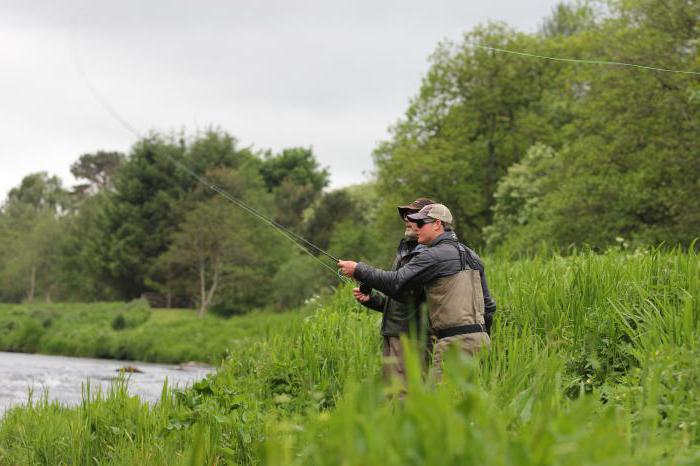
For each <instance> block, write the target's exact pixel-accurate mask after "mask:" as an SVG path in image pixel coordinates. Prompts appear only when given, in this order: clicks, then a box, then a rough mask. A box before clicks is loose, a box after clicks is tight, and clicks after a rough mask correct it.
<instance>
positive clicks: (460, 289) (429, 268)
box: [338, 204, 495, 378]
mask: <svg viewBox="0 0 700 466" xmlns="http://www.w3.org/2000/svg"><path fill="white" fill-rule="evenodd" d="M407 218H408V220H410V221H411V222H412V223H414V224H415V227H416V233H417V241H418V243H419V244H422V245H425V246H427V247H426V248H425V249H424V250H422V251H420V252H419V253H418V254H417V255H416V256H415V257H414V258H413V259H412V260H411V261H410V262H409V263H407V264H406V265H405V266H403V267H401V268H399V269H398V270H393V271H384V270H380V269H377V268H374V267H372V266H370V265H368V264H364V263H362V262H360V263H357V262H353V261H344V260H340V261H338V267H339V268H340V270H341V272H342V273H343V274H344V275H346V276H348V277H353V278H355V279H357V280H359V281H360V282H362V283H363V284H365V285H366V286H370V287H372V288H374V289H377V290H380V291H381V292H383V293H385V294H386V295H387V296H392V297H393V296H399V295H400V294H401V293H403V292H405V290H406V289H409V288H412V287H416V286H421V287H424V289H425V292H426V297H427V303H428V314H429V320H430V327H431V333H433V334H434V336H435V337H434V338H435V340H436V342H435V348H434V363H435V370H436V375H437V377H438V378H440V377H441V376H442V359H443V357H444V353H445V351H446V349H447V348H448V347H449V346H451V345H455V346H457V347H459V348H460V350H461V351H462V352H463V353H465V354H468V355H473V354H475V353H476V352H477V351H478V350H479V349H481V348H482V347H487V346H489V345H490V343H491V340H490V338H489V335H488V333H487V328H486V322H485V319H484V315H485V312H486V308H487V305H486V304H485V303H488V307H489V308H491V309H489V311H491V312H493V311H494V310H495V302H494V301H493V299H492V298H491V295H490V293H489V290H488V285H487V284H486V276H485V274H484V273H483V265H481V260H480V259H479V257H478V256H477V255H476V253H474V251H472V250H471V249H469V248H467V247H466V246H465V245H463V244H461V243H460V242H459V241H457V237H456V235H455V234H454V232H453V231H452V224H453V220H452V214H451V212H450V211H449V209H448V208H447V207H446V206H444V205H442V204H430V205H427V206H425V207H423V208H422V209H421V210H420V211H419V212H418V213H416V214H409V215H407ZM482 277H483V279H482Z"/></svg>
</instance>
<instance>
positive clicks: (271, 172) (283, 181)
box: [260, 147, 330, 229]
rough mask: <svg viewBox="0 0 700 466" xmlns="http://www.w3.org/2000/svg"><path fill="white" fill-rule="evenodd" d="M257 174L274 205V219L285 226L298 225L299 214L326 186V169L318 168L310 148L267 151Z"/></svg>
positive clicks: (292, 226)
mask: <svg viewBox="0 0 700 466" xmlns="http://www.w3.org/2000/svg"><path fill="white" fill-rule="evenodd" d="M260 174H261V175H262V177H263V180H264V181H265V185H266V186H267V189H268V191H270V192H271V193H272V194H273V196H274V198H275V204H276V205H277V215H276V217H275V218H276V220H277V221H278V222H280V223H281V224H282V225H284V226H286V227H287V228H293V229H295V228H297V227H298V226H299V225H300V223H301V220H302V214H303V212H304V210H306V209H307V208H308V207H309V206H311V205H312V204H313V202H314V201H315V200H316V199H317V198H318V196H319V195H320V194H321V191H322V190H323V188H325V187H326V186H328V182H329V176H330V175H329V173H328V170H327V169H325V168H323V169H321V168H320V167H319V165H318V162H317V161H316V158H315V157H314V155H313V152H312V151H311V149H310V148H309V149H306V148H302V147H296V148H292V149H284V150H282V152H281V153H279V154H276V155H272V154H270V153H267V154H266V155H265V158H264V159H263V161H262V165H261V166H260Z"/></svg>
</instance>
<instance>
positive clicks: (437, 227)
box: [412, 219, 442, 244]
mask: <svg viewBox="0 0 700 466" xmlns="http://www.w3.org/2000/svg"><path fill="white" fill-rule="evenodd" d="M412 227H413V229H414V230H415V232H416V237H417V239H418V243H419V244H430V243H432V242H433V240H435V238H437V237H438V236H439V235H440V233H441V232H442V222H441V221H440V220H433V219H428V220H427V221H424V220H419V221H417V222H415V223H412Z"/></svg>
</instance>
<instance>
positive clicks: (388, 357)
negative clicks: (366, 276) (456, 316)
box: [353, 198, 433, 382]
mask: <svg viewBox="0 0 700 466" xmlns="http://www.w3.org/2000/svg"><path fill="white" fill-rule="evenodd" d="M432 203H433V201H431V200H430V199H425V198H418V199H416V200H415V201H413V202H412V203H410V204H408V205H404V206H399V207H398V210H399V215H400V216H401V218H402V219H403V221H404V237H403V238H402V239H401V242H399V247H398V249H397V251H396V257H395V259H394V264H393V266H392V270H398V269H400V268H401V267H403V266H405V265H406V264H408V263H409V262H410V261H411V260H412V259H413V258H414V257H415V256H416V255H418V253H420V252H421V251H422V250H423V249H425V247H426V246H423V245H422V244H418V242H417V234H416V230H415V229H414V227H413V224H412V223H411V222H409V221H408V219H407V216H408V215H409V214H415V213H417V212H418V211H420V209H422V208H423V207H425V206H426V205H429V204H432ZM363 291H366V290H361V289H360V288H355V289H354V290H353V295H354V296H355V299H357V300H358V301H359V302H360V303H361V304H362V305H363V306H365V307H368V308H370V309H373V310H375V311H379V312H381V313H382V314H383V315H382V327H381V333H382V339H383V344H382V355H383V356H384V377H385V379H386V380H390V379H391V378H392V377H398V378H399V379H400V380H401V381H402V382H405V381H406V370H405V364H404V357H403V350H402V347H401V335H409V337H411V338H418V339H420V338H421V337H423V335H422V333H425V331H426V329H425V328H424V325H421V324H422V322H421V320H422V319H421V316H420V313H419V310H420V305H421V304H422V303H423V302H425V293H424V291H423V287H421V286H417V287H406V289H405V290H404V291H402V293H400V294H399V295H397V296H396V297H390V296H387V295H385V294H383V293H379V292H377V291H371V292H369V293H363Z"/></svg>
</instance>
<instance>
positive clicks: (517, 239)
mask: <svg viewBox="0 0 700 466" xmlns="http://www.w3.org/2000/svg"><path fill="white" fill-rule="evenodd" d="M559 169H560V167H559V166H558V158H557V154H556V153H555V152H554V150H553V149H552V148H551V147H548V146H545V145H544V144H535V145H534V146H532V147H531V148H530V149H528V151H527V153H526V154H525V157H523V159H522V160H521V161H520V162H518V163H515V164H513V165H511V166H510V167H509V168H508V173H507V175H506V176H504V177H503V178H501V181H500V182H499V183H498V188H497V189H496V194H495V199H496V204H495V205H494V207H493V211H494V220H493V223H492V224H491V225H489V226H487V227H485V228H484V234H485V236H486V239H487V242H488V244H489V245H490V246H497V245H502V244H503V243H504V242H505V241H506V240H508V242H509V243H510V245H512V246H514V247H517V248H522V249H527V248H528V247H530V248H531V247H532V236H533V235H532V234H528V228H532V226H533V223H534V222H536V220H537V219H541V218H542V216H543V215H545V213H543V212H542V210H541V203H542V197H543V196H544V194H545V193H549V192H551V191H553V190H554V189H556V174H558V170H559Z"/></svg>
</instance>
